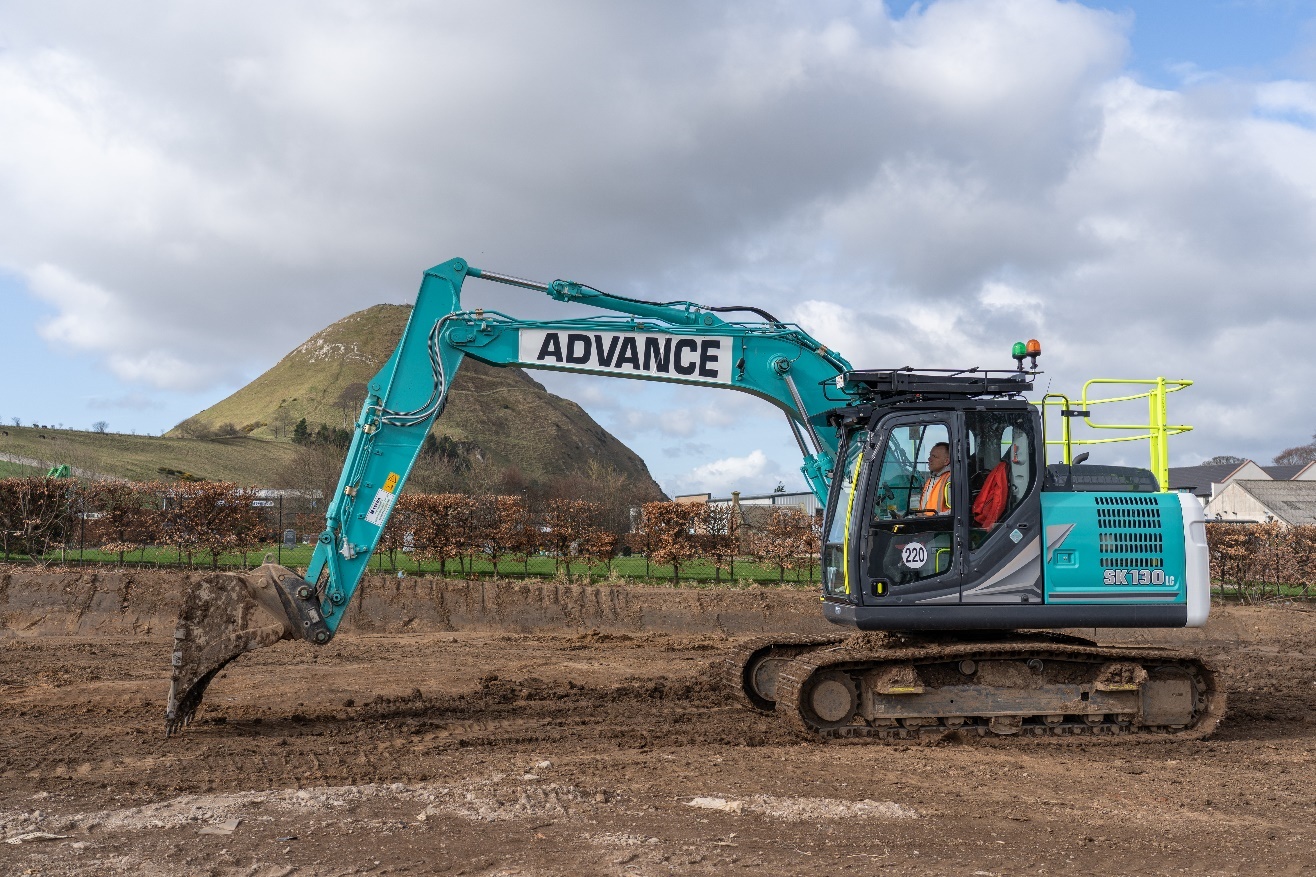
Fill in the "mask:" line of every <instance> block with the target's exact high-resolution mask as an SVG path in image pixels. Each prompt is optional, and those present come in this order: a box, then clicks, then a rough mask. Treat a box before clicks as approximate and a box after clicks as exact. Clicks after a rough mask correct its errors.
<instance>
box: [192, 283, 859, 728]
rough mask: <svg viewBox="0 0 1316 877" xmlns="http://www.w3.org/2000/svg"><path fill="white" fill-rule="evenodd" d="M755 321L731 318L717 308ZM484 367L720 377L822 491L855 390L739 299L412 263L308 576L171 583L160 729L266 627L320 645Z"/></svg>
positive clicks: (808, 344)
mask: <svg viewBox="0 0 1316 877" xmlns="http://www.w3.org/2000/svg"><path fill="white" fill-rule="evenodd" d="M468 277H476V278H482V279H484V280H487V281H491V282H495V283H501V284H506V285H510V286H515V287H520V288H523V289H528V290H534V291H538V292H542V293H545V294H547V295H548V296H549V297H551V298H553V299H555V300H557V301H562V302H567V303H577V304H583V305H587V306H590V307H594V308H597V309H602V310H607V311H611V312H613V314H614V315H613V316H595V317H582V318H578V319H568V320H518V319H516V318H514V317H511V316H508V315H506V314H502V313H498V312H497V311H492V310H484V309H476V310H466V309H464V308H463V306H462V301H461V293H462V287H463V284H464V282H465V281H466V279H467V278H468ZM737 311H739V312H746V313H749V314H750V315H751V316H754V317H757V318H758V319H755V320H752V321H749V322H730V321H727V320H725V319H723V317H722V316H719V314H729V313H732V312H737ZM467 356H470V357H472V358H474V359H477V360H480V361H481V362H485V363H488V364H490V365H494V366H509V365H515V366H520V367H522V368H530V369H550V370H560V371H573V372H584V373H588V374H598V375H606V376H609V377H621V378H630V379H636V380H648V381H663V382H668V383H682V384H692V385H697V386H708V387H719V388H723V389H730V390H736V391H739V392H744V393H749V394H751V395H754V396H758V397H759V398H762V399H764V400H766V401H768V402H769V403H771V404H773V405H775V406H777V407H778V408H780V409H781V410H782V411H783V412H784V413H785V415H786V418H787V421H788V422H789V424H790V428H791V430H792V432H793V433H794V435H795V437H796V441H797V442H798V443H799V447H800V451H801V454H802V456H803V458H804V463H803V466H802V467H801V469H802V471H803V473H804V476H805V478H806V479H807V481H808V483H809V484H810V486H811V487H812V489H813V491H814V492H815V494H817V496H818V497H819V499H820V500H821V501H823V502H825V501H826V498H827V479H828V478H829V477H830V473H831V470H832V468H833V463H834V458H835V452H836V439H835V435H834V432H833V431H832V430H831V429H829V428H827V415H828V412H829V411H830V410H831V409H832V408H833V407H835V406H836V405H837V404H842V403H845V402H850V401H854V398H855V397H854V395H853V391H852V390H851V391H850V392H847V390H848V389H849V388H846V387H845V386H844V382H843V381H842V386H840V387H838V386H837V378H838V376H843V375H844V374H845V373H847V372H848V371H849V370H850V364H849V363H848V362H846V361H845V359H843V358H842V357H841V356H839V355H838V354H837V353H835V352H834V351H830V350H828V349H827V348H826V347H825V346H824V345H822V344H821V343H819V342H818V341H816V340H815V339H813V338H812V337H810V336H809V335H808V333H806V332H805V331H804V330H802V329H800V328H799V327H798V326H794V325H791V324H787V323H782V322H780V321H778V320H777V319H775V318H774V317H772V316H771V315H770V314H766V313H764V312H762V311H759V310H758V309H756V308H752V307H743V308H742V307H711V306H705V305H700V304H696V303H694V302H689V301H668V302H653V301H643V300H639V299H634V298H626V297H622V296H616V295H610V294H608V293H605V292H602V291H600V290H597V289H594V288H592V287H589V286H585V285H583V284H579V283H573V282H570V281H564V280H558V281H554V282H553V283H547V284H545V283H537V282H534V281H529V280H523V279H520V278H517V277H512V276H510V275H507V274H500V273H497V272H493V271H483V270H481V269H478V268H473V267H471V266H470V265H468V264H467V262H466V261H465V260H463V259H452V260H450V261H447V262H444V263H443V264H441V265H437V266H435V267H433V268H431V269H429V270H428V271H426V272H425V276H424V279H423V280H422V282H421V287H420V292H419V293H418V294H417V297H416V303H415V306H414V308H413V309H412V312H411V316H410V318H409V320H408V321H407V326H406V329H405V330H404V331H403V333H402V337H401V339H400V340H399V341H398V344H397V346H396V348H395V349H394V351H393V354H392V356H391V357H390V358H389V360H388V362H387V363H385V365H384V367H383V368H382V369H380V371H379V373H378V374H376V375H375V377H374V378H373V379H371V381H370V383H369V384H368V385H367V391H366V399H365V403H364V405H363V406H362V408H361V413H360V416H359V417H358V418H357V421H356V428H355V431H354V433H353V435H352V442H351V445H350V447H349V448H348V452H347V457H346V460H345V462H344V464H343V471H342V475H341V476H340V478H339V481H338V487H337V489H336V491H335V493H334V496H333V497H332V498H331V499H330V501H329V504H328V506H327V509H326V512H325V528H324V530H323V531H322V532H321V533H320V536H319V538H318V540H317V542H316V545H315V548H314V551H313V553H312V556H311V561H310V564H309V566H308V567H307V570H306V574H305V575H304V576H300V575H298V574H297V573H295V572H293V571H292V570H288V569H285V568H283V567H279V566H275V565H272V564H268V563H267V564H266V565H264V566H262V567H261V568H260V569H258V570H256V571H255V572H254V573H252V574H250V575H247V576H238V575H221V576H212V577H210V578H208V579H205V580H203V581H202V582H201V583H200V584H199V585H198V586H197V587H195V588H194V589H193V590H191V591H190V592H189V593H188V594H186V595H185V599H184V603H183V606H182V610H181V613H180V616H179V623H178V626H177V628H176V631H175V638H174V639H175V645H174V654H173V673H172V679H171V683H170V694H169V703H168V707H167V709H166V731H167V732H168V733H173V732H174V731H176V730H178V729H179V728H181V727H182V726H184V725H185V724H187V722H188V721H190V720H191V718H192V716H193V714H194V713H195V711H196V709H197V707H198V706H199V705H200V703H201V699H202V696H203V695H204V692H205V689H206V686H207V685H209V683H210V681H211V680H212V679H213V678H214V677H215V674H216V673H217V672H218V671H219V669H220V668H222V667H223V666H225V665H226V664H227V663H229V662H230V661H232V660H233V659H235V658H236V657H238V656H239V655H241V654H242V653H244V652H246V651H250V650H252V649H256V648H262V647H264V646H267V645H271V644H272V643H274V642H277V641H279V640H280V639H304V640H306V641H308V642H311V643H313V644H316V645H323V644H324V643H327V642H328V641H329V640H330V639H331V638H332V637H333V635H334V633H335V632H336V631H337V629H338V625H339V623H340V622H341V621H342V618H343V613H344V611H345V610H346V608H347V606H348V605H349V604H350V603H351V600H352V596H353V594H354V593H355V592H356V588H357V585H358V583H359V581H360V579H361V576H362V574H363V573H364V572H365V568H366V565H367V564H368V563H369V560H370V557H371V555H372V554H373V552H374V550H375V548H376V546H377V545H378V543H379V539H380V536H381V534H382V532H383V529H384V525H385V524H386V523H387V521H388V519H389V516H390V514H391V513H392V511H393V506H394V503H395V502H396V501H397V497H398V494H399V493H400V492H401V490H402V489H403V486H404V485H405V484H406V480H407V476H408V475H409V474H410V472H411V468H412V466H413V464H414V463H415V460H416V457H417V456H418V455H419V453H420V448H421V445H422V443H423V442H424V440H425V436H426V435H428V434H429V431H430V428H431V426H432V425H433V423H434V420H435V418H437V417H439V416H440V415H441V414H442V412H443V408H444V405H445V404H446V402H447V398H448V389H449V387H450V386H451V384H452V379H453V378H454V376H455V375H456V374H457V370H458V369H459V368H460V366H461V363H462V360H463V359H464V358H465V357H467Z"/></svg>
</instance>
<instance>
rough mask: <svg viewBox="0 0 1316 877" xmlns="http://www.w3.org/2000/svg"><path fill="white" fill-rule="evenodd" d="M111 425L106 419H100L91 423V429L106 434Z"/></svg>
mask: <svg viewBox="0 0 1316 877" xmlns="http://www.w3.org/2000/svg"><path fill="white" fill-rule="evenodd" d="M109 427H110V425H109V424H108V423H106V422H105V421H104V420H98V421H96V422H95V423H93V424H92V425H91V431H92V432H94V433H98V434H99V435H105V430H107V429H109Z"/></svg>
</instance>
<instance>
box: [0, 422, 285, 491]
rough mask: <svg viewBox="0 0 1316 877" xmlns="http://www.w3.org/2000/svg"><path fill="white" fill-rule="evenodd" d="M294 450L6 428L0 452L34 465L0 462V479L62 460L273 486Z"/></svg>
mask: <svg viewBox="0 0 1316 877" xmlns="http://www.w3.org/2000/svg"><path fill="white" fill-rule="evenodd" d="M3 433H7V435H6V434H3ZM297 450H298V448H297V447H296V446H295V445H292V444H289V443H287V442H274V441H262V440H260V439H256V438H251V437H250V436H241V437H235V438H226V439H216V440H212V441H199V440H197V439H187V438H161V437H152V436H144V435H118V434H116V433H107V434H104V435H100V434H97V433H91V432H79V431H76V430H70V429H36V428H34V427H20V426H6V427H4V428H3V430H2V431H0V454H3V455H6V456H12V457H21V458H23V459H26V460H33V461H39V466H37V467H32V466H30V465H23V464H21V463H12V462H5V463H2V464H0V466H2V467H3V468H0V477H6V476H15V475H39V474H44V473H45V471H46V469H48V468H50V467H51V466H55V465H58V464H67V465H69V466H72V467H74V468H76V469H82V470H86V471H89V472H94V473H99V474H102V475H110V476H114V477H117V478H128V479H131V480H133V481H151V480H155V479H165V480H169V479H170V477H171V476H170V475H169V474H168V473H165V472H162V471H161V469H167V470H172V471H173V472H186V473H188V474H189V475H192V476H193V477H196V478H206V479H212V480H215V481H236V482H238V483H239V484H243V485H247V486H256V487H260V486H266V485H270V484H273V483H274V481H275V479H276V477H277V475H278V473H279V472H280V471H282V470H283V469H284V468H285V467H286V466H287V465H288V464H289V463H290V461H291V460H292V459H293V456H294V455H295V454H296V452H297Z"/></svg>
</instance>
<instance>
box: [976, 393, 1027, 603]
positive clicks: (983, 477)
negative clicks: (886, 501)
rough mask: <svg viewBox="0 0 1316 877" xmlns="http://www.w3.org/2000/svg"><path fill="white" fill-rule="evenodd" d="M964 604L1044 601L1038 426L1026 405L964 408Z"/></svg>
mask: <svg viewBox="0 0 1316 877" xmlns="http://www.w3.org/2000/svg"><path fill="white" fill-rule="evenodd" d="M964 435H965V454H966V460H965V462H966V469H967V475H968V478H967V480H966V481H965V485H966V487H967V491H966V497H965V505H966V508H967V512H968V520H967V526H968V539H967V540H966V545H967V549H966V550H967V556H966V557H965V570H964V578H963V581H962V585H961V593H960V600H961V602H963V603H1013V604H1019V603H1041V602H1042V587H1043V579H1042V554H1043V544H1042V540H1043V534H1042V532H1041V530H1042V510H1041V500H1040V498H1039V497H1040V494H1041V487H1042V477H1041V476H1042V473H1043V471H1044V470H1043V466H1044V460H1043V457H1042V447H1041V429H1040V422H1039V420H1038V416H1037V413H1036V411H1034V410H1033V409H1032V407H1031V406H1023V405H1018V406H1012V407H1005V406H998V407H983V408H981V409H977V410H968V411H965V412H964Z"/></svg>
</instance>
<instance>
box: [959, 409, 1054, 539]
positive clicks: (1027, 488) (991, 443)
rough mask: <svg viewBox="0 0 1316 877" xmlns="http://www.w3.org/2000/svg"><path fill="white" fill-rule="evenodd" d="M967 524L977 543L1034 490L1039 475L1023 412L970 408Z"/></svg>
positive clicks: (967, 415)
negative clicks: (969, 518) (975, 409)
mask: <svg viewBox="0 0 1316 877" xmlns="http://www.w3.org/2000/svg"><path fill="white" fill-rule="evenodd" d="M964 424H965V428H966V429H967V431H968V434H969V449H970V453H969V466H968V472H969V503H970V516H971V522H970V527H971V529H972V531H973V535H974V539H973V541H974V543H975V545H976V544H979V543H981V542H982V541H983V540H984V538H985V537H986V536H988V535H990V534H991V533H992V532H993V531H994V530H995V528H996V527H997V526H998V525H999V524H1000V523H1001V522H1002V521H1004V520H1006V519H1007V518H1009V517H1010V515H1011V514H1012V513H1013V512H1014V510H1015V509H1016V508H1018V507H1019V505H1020V504H1021V503H1022V502H1023V501H1024V499H1025V498H1026V497H1027V496H1028V495H1029V494H1030V493H1031V492H1032V490H1033V487H1034V482H1035V480H1036V477H1037V466H1036V465H1035V463H1036V457H1035V456H1034V455H1035V454H1037V453H1039V449H1038V448H1037V447H1036V443H1035V441H1034V438H1035V437H1034V434H1033V420H1032V417H1031V416H1030V413H1029V412H1027V411H968V412H965V418H964Z"/></svg>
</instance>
